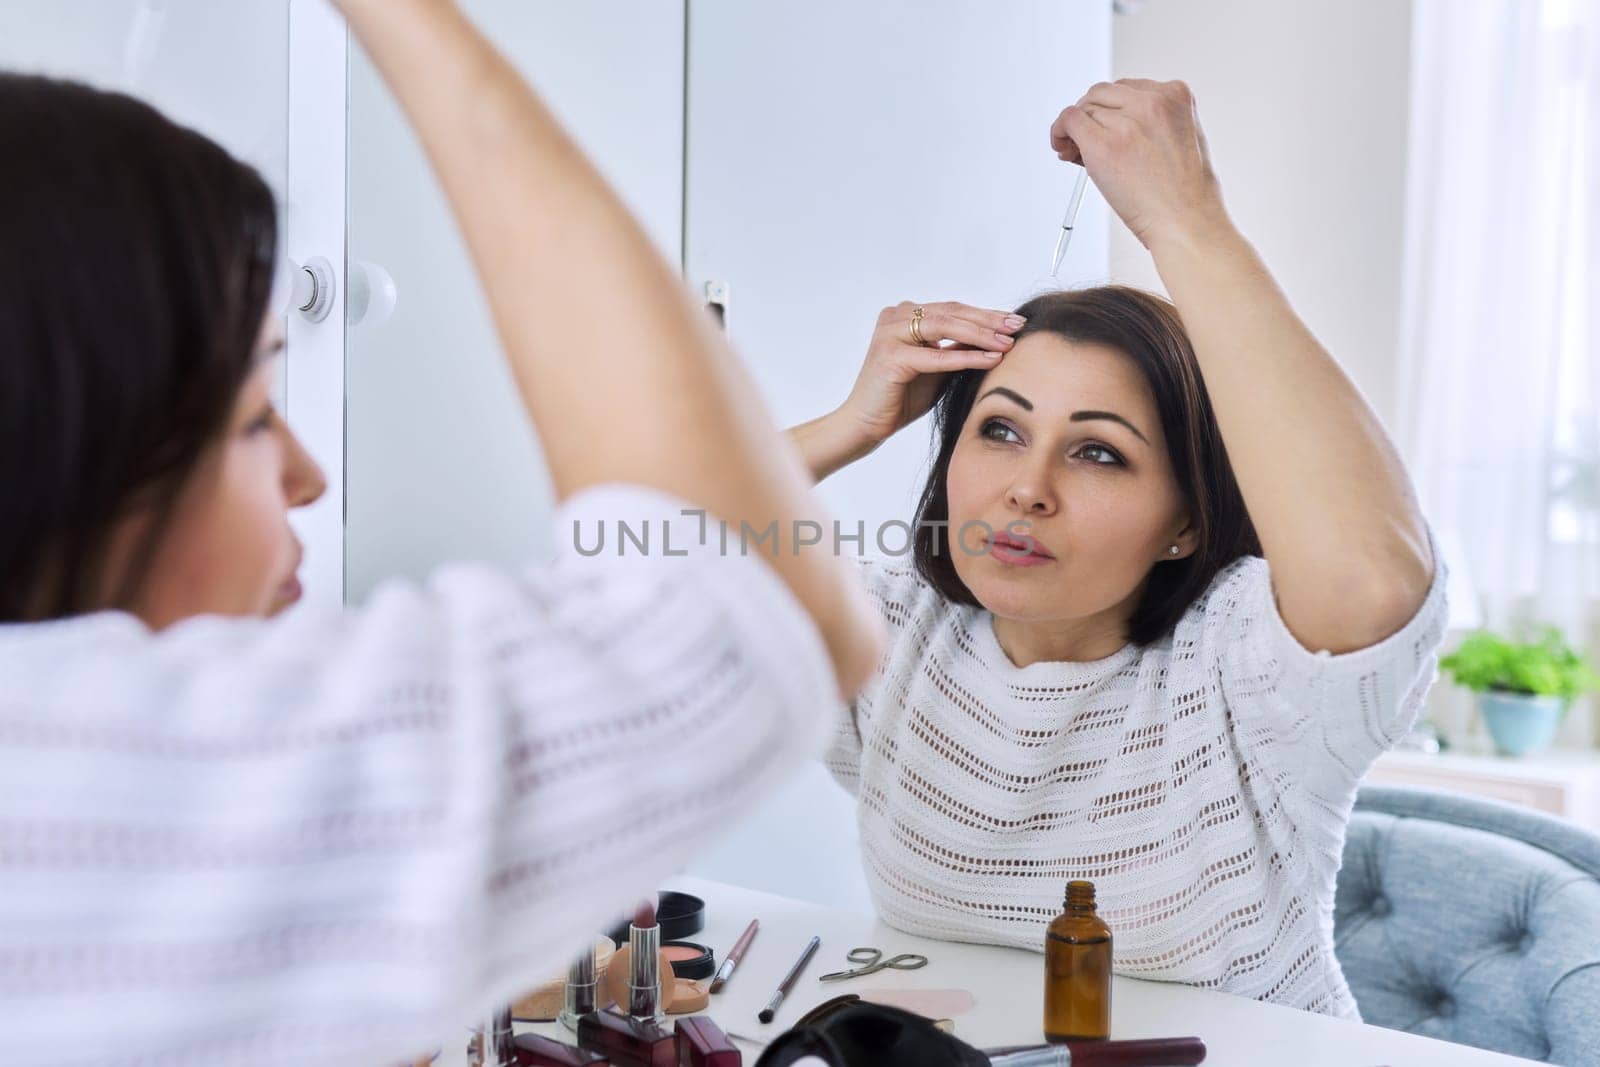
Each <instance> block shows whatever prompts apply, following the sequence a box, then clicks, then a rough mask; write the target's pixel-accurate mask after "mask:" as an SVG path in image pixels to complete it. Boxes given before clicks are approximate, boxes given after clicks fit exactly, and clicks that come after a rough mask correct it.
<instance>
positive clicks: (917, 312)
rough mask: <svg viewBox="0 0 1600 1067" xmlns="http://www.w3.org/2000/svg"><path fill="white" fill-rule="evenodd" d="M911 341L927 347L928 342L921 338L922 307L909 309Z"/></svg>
mask: <svg viewBox="0 0 1600 1067" xmlns="http://www.w3.org/2000/svg"><path fill="white" fill-rule="evenodd" d="M911 343H912V344H915V345H921V346H922V347H923V348H927V347H928V342H927V341H925V340H923V339H922V309H921V308H919V307H918V308H912V309H911Z"/></svg>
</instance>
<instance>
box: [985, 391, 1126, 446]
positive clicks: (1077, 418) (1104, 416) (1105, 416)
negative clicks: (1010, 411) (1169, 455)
mask: <svg viewBox="0 0 1600 1067" xmlns="http://www.w3.org/2000/svg"><path fill="white" fill-rule="evenodd" d="M996 395H999V396H1003V397H1005V398H1006V399H1007V400H1010V401H1012V402H1013V403H1015V404H1017V405H1018V406H1019V407H1021V408H1022V410H1023V411H1032V410H1033V403H1032V402H1031V401H1029V400H1028V398H1027V397H1025V396H1023V395H1022V394H1021V393H1015V392H1012V391H1011V390H1010V389H1007V388H1006V387H1005V386H1003V385H997V386H995V387H994V388H993V389H991V390H989V391H988V392H987V393H984V394H983V395H982V396H980V397H979V398H978V399H979V400H987V399H989V398H990V397H991V396H996ZM1068 421H1070V422H1095V421H1107V422H1120V423H1121V424H1122V425H1124V426H1126V427H1127V428H1128V429H1130V430H1132V431H1133V436H1135V437H1137V438H1138V439H1139V440H1141V441H1143V442H1144V443H1145V444H1147V445H1148V444H1149V443H1150V439H1149V438H1147V437H1145V435H1144V434H1142V433H1140V432H1139V427H1137V426H1135V425H1134V424H1133V423H1131V422H1129V421H1128V420H1127V419H1125V418H1123V417H1122V416H1121V415H1118V414H1116V413H1115V412H1111V411H1074V412H1073V413H1072V415H1071V417H1070V419H1069V420H1068Z"/></svg>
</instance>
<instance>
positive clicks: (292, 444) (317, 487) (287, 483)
mask: <svg viewBox="0 0 1600 1067" xmlns="http://www.w3.org/2000/svg"><path fill="white" fill-rule="evenodd" d="M284 436H285V438H286V444H285V452H284V464H283V495H284V496H285V497H287V498H288V501H289V506H290V507H293V508H303V507H305V506H306V505H307V504H310V503H314V502H315V501H316V500H317V499H318V498H319V497H321V496H322V494H323V493H325V492H327V490H328V478H327V476H326V475H324V474H323V473H322V468H321V467H320V466H318V465H317V461H316V460H314V459H312V458H311V453H310V452H307V451H306V449H305V446H304V445H302V444H301V443H300V438H298V437H296V436H295V434H294V431H293V430H291V429H289V428H288V427H287V426H285V427H284Z"/></svg>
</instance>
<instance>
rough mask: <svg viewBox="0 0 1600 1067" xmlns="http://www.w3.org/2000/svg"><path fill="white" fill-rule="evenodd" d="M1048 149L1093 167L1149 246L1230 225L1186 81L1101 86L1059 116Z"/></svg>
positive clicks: (1097, 178)
mask: <svg viewBox="0 0 1600 1067" xmlns="http://www.w3.org/2000/svg"><path fill="white" fill-rule="evenodd" d="M1050 147H1051V148H1053V149H1054V150H1055V152H1056V154H1057V155H1059V156H1060V157H1061V158H1062V159H1064V160H1066V161H1068V162H1070V163H1082V164H1083V165H1084V166H1085V167H1086V168H1088V171H1089V176H1090V177H1091V178H1093V179H1094V183H1095V187H1096V188H1098V189H1099V190H1100V193H1101V195H1102V196H1104V197H1105V198H1106V202H1107V203H1108V204H1110V205H1111V208H1112V210H1114V211H1115V212H1116V213H1117V215H1118V216H1120V217H1121V219H1122V221H1123V222H1124V223H1126V224H1127V226H1128V228H1129V229H1130V230H1132V231H1133V233H1134V236H1136V237H1138V238H1139V240H1140V241H1141V242H1143V243H1144V245H1145V247H1147V248H1149V247H1151V244H1152V241H1160V240H1162V239H1164V238H1165V237H1166V236H1167V235H1168V234H1169V233H1172V232H1175V231H1176V232H1181V231H1183V230H1184V229H1187V228H1193V227H1195V226H1211V225H1214V224H1215V223H1217V222H1219V221H1224V222H1225V221H1226V218H1227V212H1226V210H1225V209H1224V208H1223V204H1222V190H1221V187H1220V186H1219V185H1218V183H1217V178H1216V175H1215V173H1213V171H1212V169H1211V156H1210V153H1209V151H1208V150H1207V148H1206V138H1205V134H1204V132H1202V131H1201V129H1200V120H1199V117H1198V116H1197V115H1196V113H1195V103H1194V96H1193V94H1191V93H1190V92H1189V87H1188V86H1187V85H1185V84H1184V83H1183V82H1181V81H1171V82H1156V81H1149V80H1146V79H1143V78H1124V79H1122V80H1121V81H1117V82H1100V83H1099V84H1097V85H1095V86H1093V87H1092V88H1091V89H1090V90H1089V91H1088V92H1087V93H1085V94H1084V95H1083V98H1082V99H1081V100H1079V101H1078V102H1077V103H1076V104H1073V105H1072V106H1071V107H1069V108H1067V109H1066V110H1064V111H1062V112H1061V114H1060V116H1059V117H1057V119H1056V120H1055V122H1054V123H1053V124H1052V125H1051V127H1050Z"/></svg>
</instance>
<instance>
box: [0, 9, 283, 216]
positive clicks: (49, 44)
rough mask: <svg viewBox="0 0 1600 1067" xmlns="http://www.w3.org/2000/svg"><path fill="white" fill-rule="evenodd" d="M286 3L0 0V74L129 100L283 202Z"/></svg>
mask: <svg viewBox="0 0 1600 1067" xmlns="http://www.w3.org/2000/svg"><path fill="white" fill-rule="evenodd" d="M288 55H289V4H288V0H230V2H229V3H226V4H219V3H216V2H215V0H72V2H71V3H62V2H61V0H7V2H6V3H5V4H0V69H5V70H19V71H29V72H35V73H41V74H49V75H52V76H55V77H63V78H73V79H76V80H79V81H86V82H89V83H90V84H92V85H95V86H98V87H99V88H102V89H113V90H117V91H120V92H126V93H131V94H133V95H135V96H138V97H140V98H141V99H143V100H146V101H148V102H149V103H151V104H153V105H154V106H155V107H157V108H159V109H160V110H161V111H162V112H163V113H164V114H166V115H167V116H168V117H169V118H171V119H174V120H175V121H177V122H181V123H183V124H184V125H186V126H193V127H195V128H196V129H198V130H199V131H200V132H202V133H204V134H206V135H207V136H209V137H211V138H213V139H214V140H216V141H218V142H220V143H221V144H222V145H223V146H224V147H226V148H227V149H228V150H229V151H230V152H232V153H233V154H234V155H236V156H238V157H240V158H241V159H243V160H244V161H245V162H247V163H250V164H252V165H253V166H255V167H256V168H257V169H258V170H260V171H261V173H262V176H263V177H265V178H266V180H267V182H268V183H269V184H270V185H271V186H272V188H273V191H274V192H276V193H278V194H279V196H280V197H281V196H282V194H283V192H284V173H285V169H286V166H287V162H286V160H287V154H288V147H287V129H288V107H287V104H286V97H287V95H288Z"/></svg>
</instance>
